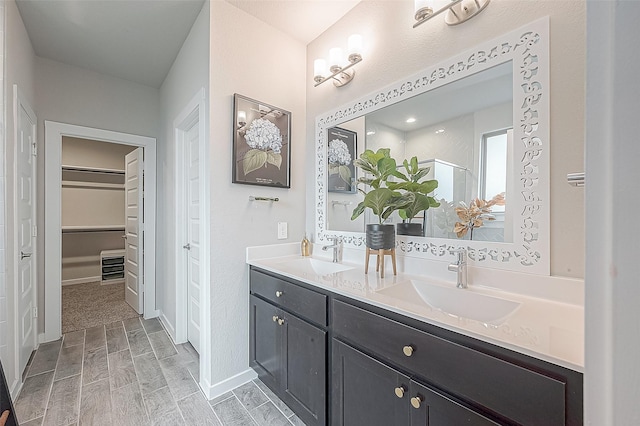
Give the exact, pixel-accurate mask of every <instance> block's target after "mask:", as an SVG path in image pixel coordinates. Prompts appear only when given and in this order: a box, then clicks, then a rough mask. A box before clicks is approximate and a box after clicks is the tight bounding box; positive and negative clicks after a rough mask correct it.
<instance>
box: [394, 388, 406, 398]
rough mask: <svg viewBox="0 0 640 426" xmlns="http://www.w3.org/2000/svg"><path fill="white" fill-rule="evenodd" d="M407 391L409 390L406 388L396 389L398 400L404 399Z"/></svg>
mask: <svg viewBox="0 0 640 426" xmlns="http://www.w3.org/2000/svg"><path fill="white" fill-rule="evenodd" d="M406 391H407V388H405V387H404V386H398V387H397V388H396V389H395V392H396V396H397V397H398V398H402V397H403V396H404V393H405V392H406Z"/></svg>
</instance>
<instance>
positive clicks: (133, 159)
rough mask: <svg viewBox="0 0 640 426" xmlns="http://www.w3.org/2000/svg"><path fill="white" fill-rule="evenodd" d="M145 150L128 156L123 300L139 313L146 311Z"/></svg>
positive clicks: (138, 150)
mask: <svg viewBox="0 0 640 426" xmlns="http://www.w3.org/2000/svg"><path fill="white" fill-rule="evenodd" d="M143 164H144V161H143V150H142V148H137V149H136V150H134V151H132V152H130V153H129V154H127V155H126V157H125V206H124V208H125V252H126V255H125V273H124V277H125V288H124V292H125V295H124V298H125V300H126V301H127V303H128V304H129V305H131V307H132V308H133V309H135V311H136V312H137V313H139V314H141V313H142V312H143V307H142V306H143V305H142V303H143V301H144V294H143V293H144V279H143V278H144V277H143V271H144V267H143V251H144V248H143V246H142V242H143V238H142V233H143V223H142V219H143V201H142V188H143V186H142V184H143V181H142V180H143V170H144V169H143Z"/></svg>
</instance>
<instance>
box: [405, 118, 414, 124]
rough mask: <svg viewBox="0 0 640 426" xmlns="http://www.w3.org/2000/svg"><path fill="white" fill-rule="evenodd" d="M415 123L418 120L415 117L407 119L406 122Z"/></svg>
mask: <svg viewBox="0 0 640 426" xmlns="http://www.w3.org/2000/svg"><path fill="white" fill-rule="evenodd" d="M415 122H416V119H415V118H414V117H409V118H407V121H406V123H415Z"/></svg>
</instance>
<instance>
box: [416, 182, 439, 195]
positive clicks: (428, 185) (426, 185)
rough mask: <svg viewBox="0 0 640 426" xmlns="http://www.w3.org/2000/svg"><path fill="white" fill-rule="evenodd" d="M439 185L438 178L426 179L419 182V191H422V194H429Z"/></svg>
mask: <svg viewBox="0 0 640 426" xmlns="http://www.w3.org/2000/svg"><path fill="white" fill-rule="evenodd" d="M437 187H438V181H437V180H435V179H434V180H427V181H424V182H422V183H420V184H419V188H418V190H417V192H420V193H421V194H425V195H426V194H428V193H430V192H433V191H434V190H435V189H436V188H437Z"/></svg>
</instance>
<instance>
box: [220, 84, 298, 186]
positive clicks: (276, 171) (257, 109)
mask: <svg viewBox="0 0 640 426" xmlns="http://www.w3.org/2000/svg"><path fill="white" fill-rule="evenodd" d="M233 104H234V114H233V128H234V131H233V180H232V182H233V183H243V184H247V185H262V186H274V187H279V188H290V187H291V177H290V176H291V150H290V148H291V146H290V136H289V135H290V134H291V113H290V112H289V111H285V110H283V109H282V108H278V107H275V106H273V105H269V104H266V103H264V102H259V101H256V100H253V99H249V98H247V97H244V96H241V95H238V94H237V93H236V94H235V95H234V96H233Z"/></svg>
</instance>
